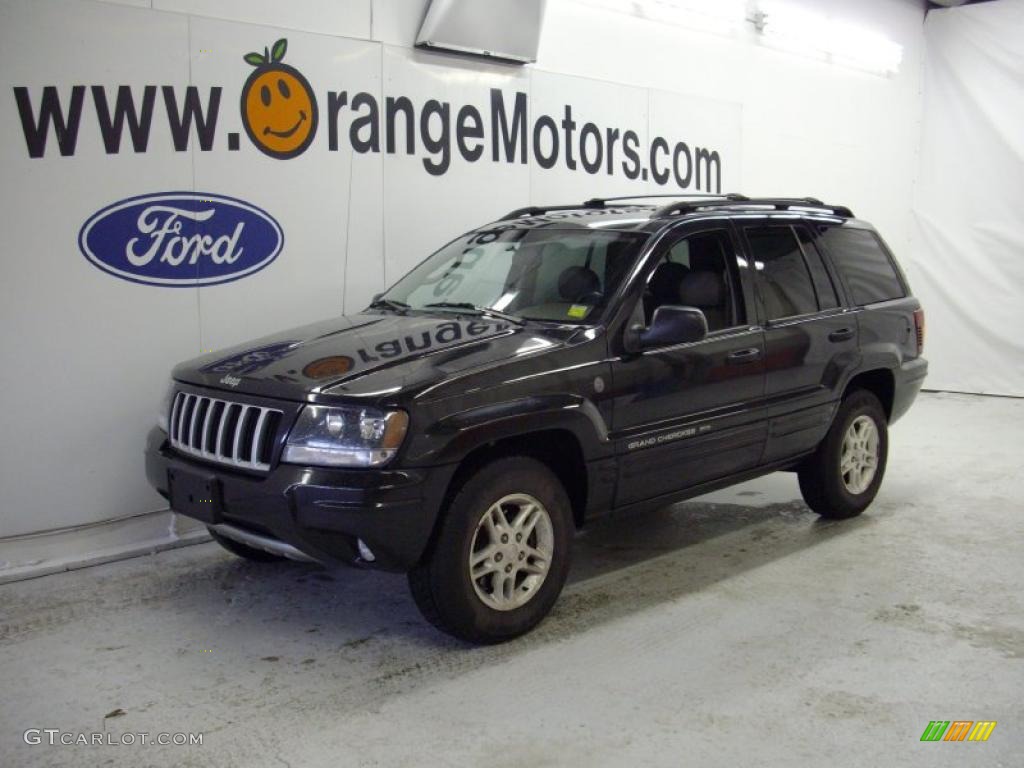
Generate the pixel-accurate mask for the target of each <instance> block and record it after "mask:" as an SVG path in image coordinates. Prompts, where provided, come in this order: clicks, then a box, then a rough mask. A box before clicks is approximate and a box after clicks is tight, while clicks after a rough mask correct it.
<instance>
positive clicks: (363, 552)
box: [356, 539, 377, 563]
mask: <svg viewBox="0 0 1024 768" xmlns="http://www.w3.org/2000/svg"><path fill="white" fill-rule="evenodd" d="M356 546H357V547H359V557H361V558H362V559H363V560H365V561H366V562H368V563H372V562H373V561H374V560H376V559H377V556H376V555H375V554H373V550H372V549H370V548H369V547H368V546H367V545H366V542H365V541H363V540H362V539H356Z"/></svg>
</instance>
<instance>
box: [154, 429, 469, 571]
mask: <svg viewBox="0 0 1024 768" xmlns="http://www.w3.org/2000/svg"><path fill="white" fill-rule="evenodd" d="M455 466H456V465H454V464H453V465H449V466H441V467H424V468H416V469H365V470H364V469H333V468H327V467H301V466H294V465H291V464H278V465H277V466H276V467H274V468H273V469H271V471H270V472H268V473H266V474H259V475H256V474H249V473H246V472H239V471H236V470H234V469H230V468H227V467H223V466H219V465H216V464H211V463H207V462H203V461H196V460H193V459H191V458H186V457H185V456H182V455H181V454H178V453H175V452H174V450H173V449H172V448H171V446H170V443H169V442H168V441H167V435H166V433H164V432H163V430H161V429H159V428H158V427H154V428H153V429H152V430H150V433H149V436H148V439H147V444H146V478H147V479H148V480H149V483H150V485H152V486H153V487H154V488H155V489H156V490H157V491H158V492H159V493H160V494H161V495H163V496H164V498H169V497H170V493H169V482H168V472H169V471H184V472H190V473H196V474H199V475H212V476H214V477H216V479H217V481H218V482H217V485H218V487H219V491H220V496H221V498H220V499H219V504H218V510H219V511H218V513H217V515H216V519H214V520H212V521H211V520H203V522H206V523H211V522H212V523H213V524H224V525H228V526H231V527H233V528H235V529H239V530H242V531H247V532H249V533H252V534H254V535H257V536H262V537H265V538H269V539H276V540H278V541H281V542H284V543H285V544H288V545H291V546H292V547H294V548H295V549H297V550H299V551H300V552H302V553H304V554H306V555H308V556H309V557H311V558H313V559H314V560H318V561H320V562H324V563H348V564H358V565H365V566H370V567H375V568H380V569H382V570H389V571H407V570H409V569H410V568H412V567H413V566H414V565H416V563H418V562H419V560H420V558H421V557H422V555H423V552H424V551H425V550H426V547H427V544H428V543H429V541H430V536H431V534H432V532H433V530H434V523H435V521H436V520H437V515H438V511H439V509H440V507H441V503H442V500H443V498H444V493H445V489H446V488H447V486H448V482H449V480H451V477H452V474H453V473H454V471H455ZM197 519H199V518H198V517H197ZM357 539H362V540H363V541H364V542H365V543H366V545H367V546H368V547H369V548H370V550H371V551H372V552H373V554H374V556H375V559H374V561H373V562H367V561H366V560H364V559H363V558H362V557H360V555H359V550H358V547H357V544H356V540H357Z"/></svg>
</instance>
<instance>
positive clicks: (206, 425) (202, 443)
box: [199, 397, 217, 456]
mask: <svg viewBox="0 0 1024 768" xmlns="http://www.w3.org/2000/svg"><path fill="white" fill-rule="evenodd" d="M206 399H207V401H208V403H207V405H206V414H205V415H204V416H203V431H202V432H201V433H200V434H199V452H200V453H201V454H203V455H204V456H206V455H207V454H208V453H209V451H208V450H206V444H207V443H208V442H209V440H208V436H209V434H210V416H211V415H212V414H213V407H214V406H215V405H216V404H217V401H216V400H214V399H213V398H212V397H208V398H206Z"/></svg>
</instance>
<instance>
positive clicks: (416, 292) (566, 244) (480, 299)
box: [382, 228, 647, 323]
mask: <svg viewBox="0 0 1024 768" xmlns="http://www.w3.org/2000/svg"><path fill="white" fill-rule="evenodd" d="M646 239H647V235H646V234H641V233H635V232H607V231H592V230H581V229H548V228H544V229H523V228H508V229H492V230H482V231H476V232H471V233H469V234H468V235H466V236H464V237H461V238H459V239H458V240H454V241H452V242H451V243H449V244H448V245H446V246H445V247H444V248H442V249H441V250H440V251H438V252H437V253H435V254H434V255H433V256H431V257H430V258H428V259H427V260H426V261H424V262H423V263H422V264H420V265H419V266H418V267H416V268H415V269H413V270H412V271H411V272H410V273H409V274H408V275H406V276H405V277H403V278H402V279H401V280H399V281H398V283H396V284H395V285H394V286H393V287H392V288H391V290H389V291H388V292H387V293H385V294H384V296H383V298H382V301H383V302H385V303H391V304H393V305H394V306H402V305H407V306H408V307H409V308H411V309H427V310H431V311H433V310H438V311H459V310H460V309H462V310H472V309H474V308H476V309H477V310H493V311H497V312H502V313H506V314H509V315H516V316H518V317H522V318H523V319H526V320H548V321H558V322H562V323H585V322H587V321H588V318H589V320H591V321H593V320H594V319H595V318H597V317H598V316H599V315H600V313H601V311H602V310H603V309H604V307H605V305H606V304H607V302H608V301H609V300H610V299H611V297H612V295H613V294H614V293H615V290H616V289H617V288H618V287H619V285H621V283H622V281H623V280H624V279H625V277H626V275H627V274H628V273H629V269H630V267H631V266H632V265H633V263H634V261H635V260H636V257H637V254H638V253H639V251H640V247H641V245H642V244H643V243H644V241H645V240H646Z"/></svg>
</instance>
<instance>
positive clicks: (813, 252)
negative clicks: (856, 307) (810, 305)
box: [794, 227, 839, 309]
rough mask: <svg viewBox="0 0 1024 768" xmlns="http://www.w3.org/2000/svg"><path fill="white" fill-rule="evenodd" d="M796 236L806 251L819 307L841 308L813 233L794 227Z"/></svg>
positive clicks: (805, 257)
mask: <svg viewBox="0 0 1024 768" xmlns="http://www.w3.org/2000/svg"><path fill="white" fill-rule="evenodd" d="M794 229H795V230H796V236H797V238H798V239H799V240H800V246H801V247H802V248H803V249H804V259H805V260H806V261H807V266H808V268H810V270H811V278H812V279H813V280H814V291H815V293H817V294H818V306H819V307H821V308H822V309H834V308H835V307H838V306H839V299H837V298H836V289H835V286H834V285H832V278H831V277H829V275H828V270H826V269H825V264H824V263H823V262H822V260H821V254H820V253H818V249H817V248H815V247H814V243H813V242H812V240H811V233H810V232H809V231H808V230H807V227H794Z"/></svg>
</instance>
